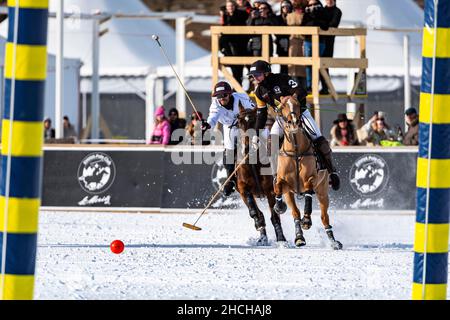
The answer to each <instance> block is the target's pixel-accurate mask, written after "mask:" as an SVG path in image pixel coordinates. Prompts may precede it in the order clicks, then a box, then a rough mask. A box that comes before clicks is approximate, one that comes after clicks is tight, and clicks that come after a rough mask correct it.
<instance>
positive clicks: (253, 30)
mask: <svg viewBox="0 0 450 320" xmlns="http://www.w3.org/2000/svg"><path fill="white" fill-rule="evenodd" d="M211 34H212V35H213V34H216V35H221V34H251V35H256V34H269V35H270V34H275V35H318V34H320V35H328V36H330V35H331V36H344V37H345V36H346V37H350V36H364V35H367V30H366V29H364V28H330V29H329V30H327V31H324V30H322V29H320V28H319V27H286V26H276V27H271V26H260V27H255V26H212V27H211Z"/></svg>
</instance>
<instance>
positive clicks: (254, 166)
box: [236, 106, 286, 245]
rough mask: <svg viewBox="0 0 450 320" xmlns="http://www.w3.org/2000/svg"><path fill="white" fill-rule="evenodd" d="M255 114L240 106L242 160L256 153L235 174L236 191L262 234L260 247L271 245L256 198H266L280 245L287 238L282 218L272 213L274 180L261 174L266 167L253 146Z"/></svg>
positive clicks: (258, 243)
mask: <svg viewBox="0 0 450 320" xmlns="http://www.w3.org/2000/svg"><path fill="white" fill-rule="evenodd" d="M256 110H257V109H256V108H255V109H247V110H246V109H244V108H243V107H242V106H239V115H238V118H237V127H238V129H239V131H240V135H239V136H240V138H239V143H240V146H239V147H240V148H241V150H242V152H243V154H244V155H243V156H245V155H247V154H248V153H249V152H252V151H251V149H253V152H254V153H253V154H251V156H249V159H250V162H249V160H247V161H246V162H245V163H244V164H243V165H242V166H241V167H240V168H239V169H238V170H237V172H236V177H237V191H238V192H239V194H240V195H241V198H242V200H243V201H244V203H245V205H246V206H247V208H248V210H249V214H250V217H252V218H253V219H254V221H255V228H256V230H257V231H259V232H260V237H259V239H258V241H257V245H268V238H267V233H266V223H265V219H264V215H263V213H262V211H261V210H260V209H259V208H258V206H257V204H256V201H255V197H259V198H263V197H265V198H267V200H268V202H269V207H270V213H271V221H272V224H273V227H274V229H275V234H276V238H277V242H286V238H285V237H284V235H283V229H282V228H281V221H280V216H279V215H278V214H277V213H275V211H274V209H273V207H274V205H275V193H274V190H273V177H272V176H271V175H262V174H261V169H262V168H263V167H264V165H262V164H261V161H260V158H259V155H258V154H257V153H256V151H257V150H255V148H254V147H252V146H251V144H250V141H251V140H252V137H251V135H252V134H253V135H254V134H256V131H255V130H254V129H255V124H256ZM250 129H253V130H250ZM252 131H253V132H252ZM244 133H245V134H244ZM256 149H257V148H256ZM252 160H253V161H252ZM268 166H269V165H267V167H268Z"/></svg>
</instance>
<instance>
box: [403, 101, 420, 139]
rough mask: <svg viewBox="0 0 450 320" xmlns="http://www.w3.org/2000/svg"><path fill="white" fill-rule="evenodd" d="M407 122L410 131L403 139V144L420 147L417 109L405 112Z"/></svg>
mask: <svg viewBox="0 0 450 320" xmlns="http://www.w3.org/2000/svg"><path fill="white" fill-rule="evenodd" d="M405 121H406V124H407V125H408V131H406V134H405V137H404V138H403V144H404V145H405V146H417V145H419V115H418V114H417V110H416V109H415V108H409V109H408V110H406V111H405Z"/></svg>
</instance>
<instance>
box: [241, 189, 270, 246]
mask: <svg viewBox="0 0 450 320" xmlns="http://www.w3.org/2000/svg"><path fill="white" fill-rule="evenodd" d="M243 198H244V202H245V204H246V205H247V207H248V212H249V214H250V217H252V218H253V220H255V228H256V230H257V231H259V233H260V237H259V239H258V242H257V245H267V243H268V240H267V233H266V221H265V219H264V214H263V213H262V212H261V210H259V208H258V206H257V205H256V201H255V197H254V196H253V194H251V193H250V192H248V191H247V192H245V194H244V197H243Z"/></svg>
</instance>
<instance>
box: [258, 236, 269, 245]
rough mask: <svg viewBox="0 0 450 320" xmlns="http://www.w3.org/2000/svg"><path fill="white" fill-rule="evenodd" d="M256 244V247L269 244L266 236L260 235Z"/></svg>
mask: <svg viewBox="0 0 450 320" xmlns="http://www.w3.org/2000/svg"><path fill="white" fill-rule="evenodd" d="M256 245H257V246H258V247H262V246H268V245H269V239H268V238H267V236H261V237H259V239H258V241H256Z"/></svg>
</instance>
